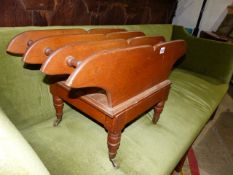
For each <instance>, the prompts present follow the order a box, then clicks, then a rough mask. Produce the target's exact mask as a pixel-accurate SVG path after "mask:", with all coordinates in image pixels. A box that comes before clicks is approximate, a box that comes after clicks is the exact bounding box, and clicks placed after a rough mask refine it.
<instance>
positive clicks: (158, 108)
mask: <svg viewBox="0 0 233 175" xmlns="http://www.w3.org/2000/svg"><path fill="white" fill-rule="evenodd" d="M163 107H164V101H161V102H159V103H158V104H157V105H156V106H155V107H154V116H153V119H152V122H153V124H156V123H157V122H158V120H159V117H160V114H161V112H162V111H163Z"/></svg>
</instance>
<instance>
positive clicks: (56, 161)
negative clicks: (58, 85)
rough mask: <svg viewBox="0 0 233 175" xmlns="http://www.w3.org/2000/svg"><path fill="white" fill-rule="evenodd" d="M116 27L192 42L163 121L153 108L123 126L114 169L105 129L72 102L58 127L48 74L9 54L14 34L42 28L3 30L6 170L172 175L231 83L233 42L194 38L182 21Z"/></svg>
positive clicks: (2, 150)
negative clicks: (72, 105) (74, 107)
mask: <svg viewBox="0 0 233 175" xmlns="http://www.w3.org/2000/svg"><path fill="white" fill-rule="evenodd" d="M77 27H78V26H77ZM82 27H83V28H86V29H88V28H92V27H96V26H82ZM101 27H103V26H101ZM114 27H124V28H126V29H128V30H139V31H143V32H145V33H146V34H147V35H163V36H165V38H166V40H172V39H185V40H186V41H187V44H188V50H187V54H186V55H185V56H184V58H182V59H181V60H180V61H179V62H178V63H177V64H176V67H175V68H174V70H173V71H172V73H171V75H170V79H171V80H172V82H173V84H172V88H171V91H170V94H169V98H168V101H167V102H166V105H165V109H164V111H163V113H162V115H161V118H160V120H159V121H158V123H157V124H156V125H153V124H152V122H151V119H152V116H153V111H149V112H148V113H146V114H145V115H143V116H142V117H141V118H139V119H138V120H137V121H135V122H134V123H132V124H131V125H130V126H128V127H127V128H125V130H124V132H123V135H122V140H121V146H120V149H119V150H118V155H117V158H118V160H119V162H120V168H119V169H114V168H113V167H112V165H111V163H110V161H109V160H108V155H107V144H106V136H107V133H106V131H105V130H104V128H103V127H102V126H100V125H98V124H97V123H95V122H93V121H92V120H90V119H89V118H87V116H85V115H84V114H82V113H80V112H78V111H76V110H75V109H73V108H72V107H70V106H68V105H66V106H65V112H64V118H63V121H62V122H61V123H60V125H59V126H58V127H53V126H52V123H53V120H54V118H55V113H54V109H53V104H52V99H51V95H50V93H49V90H48V85H47V84H46V83H45V81H44V75H43V74H42V73H41V72H40V71H39V70H36V69H35V70H29V69H27V68H25V67H24V65H23V63H22V61H21V58H20V57H17V56H11V55H8V54H7V53H6V52H5V50H6V46H7V44H8V42H9V41H10V39H11V38H12V37H13V36H15V35H16V34H18V33H20V32H22V31H25V30H29V29H38V28H36V27H21V28H1V29H0V174H1V175H2V174H3V175H12V174H17V175H26V174H30V175H31V174H32V175H36V174H38V175H44V174H54V175H77V174H82V175H85V174H88V175H89V174H91V175H92V174H95V175H98V174H99V175H104V174H119V175H123V174H127V175H128V174H132V175H135V174H143V175H144V174H146V175H150V174H153V175H169V174H171V172H172V171H173V170H174V168H175V167H176V165H177V163H178V162H179V161H180V159H181V158H182V156H183V155H184V154H185V153H186V151H187V150H188V149H189V148H190V146H191V145H192V143H193V142H194V140H195V138H196V137H197V136H198V134H199V133H200V131H201V130H202V128H203V127H204V126H205V124H206V122H207V121H208V120H209V118H210V117H211V115H212V113H213V112H214V111H215V110H216V108H217V106H218V105H219V103H220V102H221V100H222V98H223V96H224V94H225V93H226V91H227V89H228V84H229V81H230V78H231V75H232V71H233V46H232V45H228V44H226V43H220V42H216V41H210V40H205V39H199V38H193V37H191V36H190V35H188V34H187V33H186V32H185V30H184V29H183V28H182V27H179V26H172V25H132V26H114ZM50 28H51V27H50ZM59 28H63V27H59ZM40 29H47V28H40Z"/></svg>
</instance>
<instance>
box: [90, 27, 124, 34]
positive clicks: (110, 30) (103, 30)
mask: <svg viewBox="0 0 233 175" xmlns="http://www.w3.org/2000/svg"><path fill="white" fill-rule="evenodd" d="M125 31H126V30H125V29H120V28H93V29H90V30H88V33H92V34H104V33H105V34H106V33H113V32H125Z"/></svg>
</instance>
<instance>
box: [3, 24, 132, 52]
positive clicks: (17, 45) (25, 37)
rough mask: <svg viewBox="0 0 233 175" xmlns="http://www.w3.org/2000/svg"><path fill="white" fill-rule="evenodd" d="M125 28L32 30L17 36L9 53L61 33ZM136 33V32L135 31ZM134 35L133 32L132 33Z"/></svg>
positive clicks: (23, 49) (97, 31) (115, 30)
mask: <svg viewBox="0 0 233 175" xmlns="http://www.w3.org/2000/svg"><path fill="white" fill-rule="evenodd" d="M122 31H125V29H120V28H93V29H90V30H89V31H86V30H84V29H79V28H76V29H49V30H30V31H26V32H23V33H20V34H18V35H17V36H15V37H14V38H13V39H12V40H11V42H10V43H9V45H8V47H7V52H8V53H13V54H24V52H25V51H26V49H27V48H28V47H30V46H31V45H32V44H33V43H34V42H35V41H37V40H39V39H42V38H46V37H51V36H59V35H73V34H87V33H90V34H108V33H111V32H122ZM133 34H134V33H133ZM126 35H127V34H126ZM131 35H132V34H131Z"/></svg>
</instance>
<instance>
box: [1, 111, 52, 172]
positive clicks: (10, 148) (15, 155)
mask: <svg viewBox="0 0 233 175" xmlns="http://www.w3.org/2000/svg"><path fill="white" fill-rule="evenodd" d="M0 174H8V175H13V174H17V175H25V174H28V175H47V174H49V172H48V170H47V169H46V167H45V166H44V165H43V163H42V162H41V160H40V159H39V158H38V156H37V155H36V153H35V152H34V151H33V149H32V148H31V147H30V145H29V144H28V143H27V142H26V141H25V139H24V138H23V136H22V135H21V134H20V133H19V131H18V130H17V129H16V127H15V126H14V125H13V124H12V123H11V121H10V120H9V119H8V118H7V117H6V115H5V114H4V112H3V111H2V110H1V108H0Z"/></svg>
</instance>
